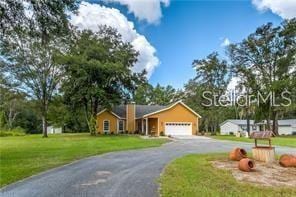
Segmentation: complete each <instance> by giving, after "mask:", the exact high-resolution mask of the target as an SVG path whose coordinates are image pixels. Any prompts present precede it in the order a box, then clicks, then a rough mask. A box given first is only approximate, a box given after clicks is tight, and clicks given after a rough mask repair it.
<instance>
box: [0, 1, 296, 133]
mask: <svg viewBox="0 0 296 197" xmlns="http://www.w3.org/2000/svg"><path fill="white" fill-rule="evenodd" d="M78 3H79V2H78V1H75V0H61V1H33V0H32V1H27V3H23V2H22V1H5V2H3V3H1V4H0V27H1V30H0V38H1V39H0V71H1V74H0V82H1V83H0V91H1V97H0V128H2V129H3V128H5V129H8V130H11V129H13V128H15V127H21V128H24V129H25V130H26V131H27V132H29V133H38V132H40V131H41V130H42V133H43V136H44V137H47V126H48V122H49V123H50V125H55V126H59V127H63V128H64V129H65V131H69V132H81V131H89V132H90V133H91V134H92V135H96V132H95V130H96V121H95V118H96V114H97V112H98V111H99V110H100V109H101V108H111V107H112V106H113V105H116V104H119V103H123V102H128V101H130V100H133V101H135V102H136V103H138V104H158V105H167V104H169V103H172V102H174V101H177V100H180V99H183V100H184V102H186V103H187V104H188V105H189V106H190V107H192V108H193V109H194V110H196V111H197V112H198V113H200V114H202V116H203V118H202V121H201V123H202V124H201V125H200V126H201V130H202V131H212V132H215V131H217V130H218V126H219V123H221V122H222V121H223V120H225V119H228V118H234V117H236V118H238V117H240V118H245V117H246V118H248V119H250V118H255V119H257V120H263V119H264V120H267V122H270V121H271V120H273V124H274V127H273V128H275V129H274V133H275V134H277V131H276V128H277V127H276V124H277V119H278V118H280V117H295V111H296V110H295V87H296V80H295V79H296V78H295V73H296V69H295V58H296V57H295V49H296V47H295V42H296V40H295V37H296V20H295V19H291V20H286V21H284V22H283V23H282V24H281V25H280V26H278V27H274V26H273V25H272V24H271V23H268V24H266V25H263V26H261V27H259V28H258V29H257V30H256V31H255V32H254V33H252V34H250V35H249V36H248V37H247V38H246V39H244V40H243V41H242V42H239V43H236V44H231V45H230V46H229V47H228V49H227V56H228V57H229V60H227V61H226V60H223V59H221V58H220V56H219V54H218V53H217V52H213V53H211V54H210V55H208V56H207V57H206V58H204V59H198V60H194V61H193V64H192V66H193V67H194V68H195V72H196V76H195V78H193V79H190V80H189V81H188V83H186V84H185V86H184V88H183V89H181V90H176V89H175V88H173V87H172V86H170V85H168V86H165V87H163V86H161V85H159V84H157V85H156V86H155V87H153V86H152V85H151V84H149V83H148V81H147V79H146V71H145V70H143V71H142V72H141V73H134V72H132V71H131V69H132V67H133V65H134V64H135V63H136V62H137V57H138V52H137V51H136V50H134V49H133V47H132V45H131V44H130V43H127V42H123V40H122V38H121V35H120V34H119V33H118V32H117V31H116V29H113V28H111V27H107V26H101V27H100V28H99V30H98V31H97V32H92V31H89V30H78V29H76V28H75V27H73V26H71V25H70V24H69V21H68V18H67V14H66V11H67V12H69V11H71V12H74V13H75V11H76V10H77V6H78ZM232 76H238V77H239V78H240V79H241V80H240V81H239V88H240V91H241V92H246V91H247V92H248V93H252V92H256V91H259V92H260V93H262V95H267V94H268V92H270V91H273V92H275V93H280V92H281V91H284V90H286V91H289V92H291V93H292V94H291V95H292V99H294V100H293V102H292V105H291V106H289V107H282V106H280V107H278V106H270V105H268V104H267V103H261V105H259V106H258V107H257V106H254V105H253V104H252V103H250V104H249V105H247V106H245V107H240V106H228V107H223V106H204V105H202V103H203V102H204V99H205V98H204V97H203V92H204V91H206V90H207V91H212V92H217V94H218V95H220V96H221V95H223V94H224V93H225V92H226V90H227V85H228V84H229V81H230V78H231V77H232ZM276 95H278V94H276ZM276 99H277V100H280V99H281V98H280V97H276ZM41 123H42V124H41ZM268 125H270V124H268Z"/></svg>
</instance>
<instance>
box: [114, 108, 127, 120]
mask: <svg viewBox="0 0 296 197" xmlns="http://www.w3.org/2000/svg"><path fill="white" fill-rule="evenodd" d="M111 111H112V112H113V113H115V114H116V115H117V116H119V117H121V118H126V106H125V105H117V106H114V107H113V108H112V110H111Z"/></svg>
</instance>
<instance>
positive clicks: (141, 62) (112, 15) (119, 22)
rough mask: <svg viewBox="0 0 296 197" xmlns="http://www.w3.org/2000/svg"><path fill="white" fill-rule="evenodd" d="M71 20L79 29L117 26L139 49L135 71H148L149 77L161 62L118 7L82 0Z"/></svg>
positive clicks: (125, 37) (95, 29)
mask: <svg viewBox="0 0 296 197" xmlns="http://www.w3.org/2000/svg"><path fill="white" fill-rule="evenodd" d="M70 22H71V23H72V24H73V25H75V26H77V27H78V28H79V29H90V30H92V31H97V30H98V28H99V26H100V25H107V26H110V27H113V28H116V29H117V30H118V32H119V33H120V34H121V35H122V39H123V40H124V41H125V42H130V43H131V44H132V46H133V47H134V49H135V50H137V51H139V56H138V61H137V63H136V64H135V66H134V67H133V68H132V70H133V71H134V72H141V71H142V70H143V69H146V71H147V77H148V78H149V77H150V76H151V74H152V73H153V71H154V69H155V67H156V66H157V65H159V64H160V61H159V59H158V58H157V57H156V55H155V53H156V50H155V48H154V47H153V46H152V45H151V44H150V43H149V42H148V41H147V39H146V38H145V36H143V35H141V34H139V33H137V31H136V30H135V27H134V23H133V22H131V21H128V20H127V18H126V17H125V16H124V15H123V14H121V13H120V11H119V10H118V9H115V8H107V7H105V6H101V5H99V4H91V3H87V2H82V3H81V4H80V6H79V9H78V14H77V15H75V14H71V15H70Z"/></svg>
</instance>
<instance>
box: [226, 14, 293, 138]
mask: <svg viewBox="0 0 296 197" xmlns="http://www.w3.org/2000/svg"><path fill="white" fill-rule="evenodd" d="M295 23H296V20H295V19H292V20H290V21H285V22H284V23H283V24H282V25H281V26H279V27H273V26H272V24H271V23H268V24H266V25H263V26H261V27H259V28H258V29H257V30H256V32H255V33H252V34H251V35H249V36H248V38H247V39H244V40H243V41H242V42H241V43H238V44H232V45H230V47H229V55H230V58H231V60H232V62H233V64H234V71H235V72H236V73H238V75H239V76H240V77H241V79H242V82H243V83H244V86H245V87H246V89H248V90H249V91H250V93H260V94H261V95H263V96H264V97H266V98H267V102H266V101H263V100H262V99H260V104H259V109H260V111H266V115H265V119H266V120H267V126H269V125H270V120H271V119H272V120H273V127H272V128H273V133H274V135H278V132H277V119H278V114H279V111H280V110H281V109H282V108H281V107H278V106H276V105H274V102H277V103H279V102H280V101H281V100H282V95H281V93H282V92H283V91H285V90H288V91H290V92H291V91H292V89H293V81H294V79H293V78H295V72H296V69H295V59H296V56H295V54H296V28H295ZM294 85H295V84H294ZM270 93H272V94H271V95H274V96H275V97H271V96H270ZM264 113H265V112H264Z"/></svg>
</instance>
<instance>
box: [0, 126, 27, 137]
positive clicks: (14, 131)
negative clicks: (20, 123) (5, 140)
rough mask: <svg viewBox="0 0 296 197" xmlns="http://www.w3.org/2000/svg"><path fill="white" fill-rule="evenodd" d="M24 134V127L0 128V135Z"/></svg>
mask: <svg viewBox="0 0 296 197" xmlns="http://www.w3.org/2000/svg"><path fill="white" fill-rule="evenodd" d="M23 135H26V131H25V129H23V128H21V127H16V128H13V129H11V130H4V129H3V130H1V129H0V137H6V136H23Z"/></svg>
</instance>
